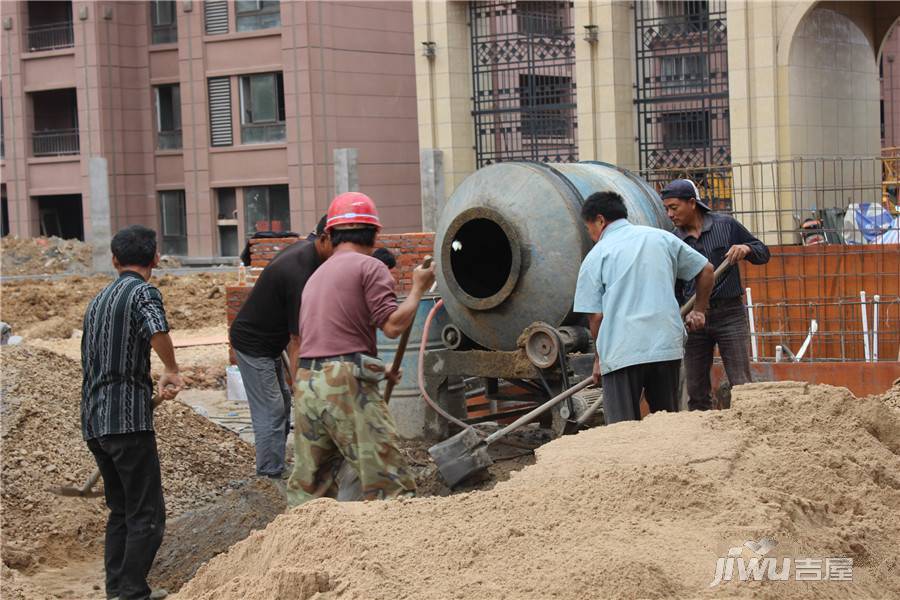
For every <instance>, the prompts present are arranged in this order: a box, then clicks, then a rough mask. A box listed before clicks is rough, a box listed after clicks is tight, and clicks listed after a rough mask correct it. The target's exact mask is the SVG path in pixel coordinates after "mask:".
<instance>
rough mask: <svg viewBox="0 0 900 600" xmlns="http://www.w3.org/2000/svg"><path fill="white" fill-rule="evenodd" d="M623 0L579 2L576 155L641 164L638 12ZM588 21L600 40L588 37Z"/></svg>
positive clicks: (576, 18) (576, 9) (626, 164)
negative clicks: (637, 91) (637, 95)
mask: <svg viewBox="0 0 900 600" xmlns="http://www.w3.org/2000/svg"><path fill="white" fill-rule="evenodd" d="M633 10H634V9H633V8H631V7H630V5H629V4H628V3H625V2H615V1H613V0H580V1H578V2H575V6H574V9H573V18H574V22H575V81H576V82H577V83H578V94H577V107H578V108H577V109H578V157H579V159H581V160H601V161H604V162H610V163H613V164H616V165H618V166H620V167H625V168H628V169H637V168H638V156H637V143H636V142H635V135H636V133H637V132H636V130H635V123H636V118H637V117H636V109H635V105H634V72H635V64H634V13H633ZM586 25H592V26H594V27H596V31H597V40H596V41H594V42H588V41H586V40H585V39H584V37H585V34H586V29H585V26H586Z"/></svg>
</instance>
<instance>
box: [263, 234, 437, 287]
mask: <svg viewBox="0 0 900 600" xmlns="http://www.w3.org/2000/svg"><path fill="white" fill-rule="evenodd" d="M299 239H302V238H269V239H256V240H250V273H249V279H250V280H251V281H253V280H255V276H254V275H256V274H257V273H258V270H260V269H263V268H264V267H265V266H266V265H268V264H269V261H271V260H272V259H273V258H274V257H275V255H276V254H278V253H279V252H281V250H283V249H284V248H287V247H288V246H290V245H291V244H293V243H294V242H296V241H298V240H299ZM378 246H379V247H384V248H387V249H388V250H390V251H391V252H392V253H393V254H394V256H395V257H397V266H396V267H394V269H393V270H392V271H391V273H392V274H393V275H394V280H395V281H396V282H397V293H398V294H403V293H405V292H408V291H409V289H410V287H411V285H412V279H411V278H412V271H413V269H414V268H415V267H416V265H418V264H420V263H421V262H422V260H423V259H424V257H425V255H427V254H432V253H433V248H434V233H430V232H424V233H389V234H384V235H379V236H378Z"/></svg>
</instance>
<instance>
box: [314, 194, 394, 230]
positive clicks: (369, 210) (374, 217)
mask: <svg viewBox="0 0 900 600" xmlns="http://www.w3.org/2000/svg"><path fill="white" fill-rule="evenodd" d="M361 227H375V228H376V229H381V221H380V220H379V219H378V209H376V208H375V203H374V202H372V199H371V198H369V197H368V196H366V195H365V194H361V193H359V192H344V193H343V194H338V195H337V196H335V198H334V200H332V201H331V206H329V207H328V221H327V222H326V223H325V231H331V230H332V229H359V228H361Z"/></svg>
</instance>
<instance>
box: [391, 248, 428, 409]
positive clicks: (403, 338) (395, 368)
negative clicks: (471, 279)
mask: <svg viewBox="0 0 900 600" xmlns="http://www.w3.org/2000/svg"><path fill="white" fill-rule="evenodd" d="M430 266H431V257H430V256H426V257H425V261H424V262H423V263H422V268H423V269H427V268H428V267H430ZM415 322H416V318H415V317H413V320H412V322H411V323H410V324H409V327H407V328H406V330H405V331H404V332H403V333H402V334H401V335H400V341H399V342H397V353H396V354H395V355H394V362H393V363H392V364H391V370H390V371H389V377H388V378H387V382H386V383H385V386H384V402H385V404H387V403H388V402H390V401H391V393H393V391H394V385H395V384H394V380H395V379H396V377H397V374H398V373H399V372H400V365H402V364H403V355H404V354H406V345H407V344H409V335H410V333H412V328H413V325H415Z"/></svg>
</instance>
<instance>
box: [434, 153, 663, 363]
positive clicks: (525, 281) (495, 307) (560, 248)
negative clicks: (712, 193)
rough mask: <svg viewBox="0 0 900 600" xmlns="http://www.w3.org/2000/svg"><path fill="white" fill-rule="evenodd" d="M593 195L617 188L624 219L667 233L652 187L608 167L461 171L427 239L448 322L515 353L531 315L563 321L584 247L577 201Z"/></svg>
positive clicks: (508, 166) (516, 165)
mask: <svg viewBox="0 0 900 600" xmlns="http://www.w3.org/2000/svg"><path fill="white" fill-rule="evenodd" d="M599 191H615V192H618V193H619V194H620V195H621V196H622V197H623V198H624V199H625V204H626V206H627V208H628V220H629V221H631V222H632V223H635V224H637V225H649V226H652V227H659V228H663V229H667V230H668V229H671V225H670V223H669V219H668V218H667V217H666V213H665V209H664V208H663V206H662V202H661V201H660V199H659V195H658V194H657V193H656V192H655V191H654V190H653V188H651V187H650V185H649V184H648V183H647V182H645V181H644V180H642V179H640V178H638V177H637V176H635V175H633V174H632V173H630V172H628V171H626V170H624V169H619V168H617V167H615V166H613V165H609V164H605V163H592V162H582V163H559V164H552V165H548V164H544V163H535V162H507V163H499V164H495V165H491V166H488V167H485V168H483V169H480V170H479V171H477V172H475V173H473V174H472V175H470V176H469V177H467V178H466V179H465V180H464V181H463V182H462V183H461V184H460V185H459V187H458V188H457V189H456V191H454V193H453V195H452V196H451V197H450V199H449V201H448V202H447V205H446V207H445V208H444V210H443V212H442V213H441V218H440V222H439V223H438V228H437V235H436V237H435V252H436V254H437V255H438V257H439V269H438V273H437V278H438V282H439V285H440V289H441V290H442V293H443V298H444V305H445V306H446V310H447V313H448V314H449V315H450V319H451V321H452V322H453V323H454V324H455V325H457V326H458V327H459V328H460V329H461V330H462V332H463V333H465V334H466V336H468V337H469V338H471V339H472V340H474V341H475V342H477V343H478V344H480V345H482V346H484V347H486V348H489V349H493V350H515V348H516V340H517V338H518V337H519V334H520V333H521V332H522V331H523V330H524V329H525V328H526V327H527V326H528V325H530V324H531V323H533V322H535V321H544V322H545V323H549V324H550V325H552V326H554V327H558V326H560V325H563V324H565V323H567V322H568V319H569V318H570V317H571V312H572V302H573V299H574V296H575V283H576V281H577V279H578V269H579V267H580V266H581V260H582V259H583V258H584V256H585V254H587V252H588V251H589V250H590V249H591V240H590V237H589V236H588V233H587V229H586V228H585V226H584V223H583V222H582V220H581V206H582V204H583V203H584V199H585V198H587V197H588V196H589V195H590V194H592V193H594V192H599Z"/></svg>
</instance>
